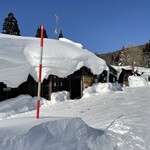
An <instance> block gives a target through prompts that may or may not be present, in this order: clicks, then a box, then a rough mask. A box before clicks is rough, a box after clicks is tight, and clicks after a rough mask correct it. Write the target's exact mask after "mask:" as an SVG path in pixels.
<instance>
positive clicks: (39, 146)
mask: <svg viewBox="0 0 150 150" xmlns="http://www.w3.org/2000/svg"><path fill="white" fill-rule="evenodd" d="M131 80H132V78H131ZM133 83H135V82H133ZM107 84H108V85H106V84H101V83H100V84H97V85H93V87H91V88H93V89H96V88H98V87H101V88H99V89H101V90H99V92H98V91H97V94H95V92H93V93H92V92H91V95H89V96H88V97H83V98H81V99H80V100H68V99H66V98H64V97H65V96H66V95H67V93H66V92H59V93H58V95H59V96H58V97H59V98H60V97H62V100H58V99H57V98H58V97H57V96H56V102H55V103H54V102H52V101H47V100H45V99H42V98H41V107H40V118H39V119H36V117H35V114H36V112H35V105H36V99H37V98H36V97H34V98H32V97H31V96H28V95H20V96H18V97H16V98H13V99H9V100H6V101H3V102H0V108H1V109H0V133H1V134H0V148H1V149H3V150H10V149H11V150H27V149H31V150H49V149H50V150H60V149H61V150H149V149H150V142H149V141H150V126H149V124H150V119H149V114H150V109H149V107H150V101H149V99H150V96H149V93H150V86H148V85H145V86H142V87H134V88H133V87H130V88H123V89H120V88H118V85H117V84H114V85H111V84H110V83H107ZM135 85H136V83H135ZM115 86H116V88H114V87H115ZM114 89H115V90H114ZM116 89H118V90H116ZM93 91H94V90H93ZM55 95H56V93H55ZM60 95H62V96H60ZM53 101H54V99H53Z"/></svg>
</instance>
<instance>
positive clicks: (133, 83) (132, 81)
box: [128, 76, 148, 87]
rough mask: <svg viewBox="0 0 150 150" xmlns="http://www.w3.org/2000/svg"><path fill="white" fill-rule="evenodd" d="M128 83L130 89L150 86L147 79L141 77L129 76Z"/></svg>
mask: <svg viewBox="0 0 150 150" xmlns="http://www.w3.org/2000/svg"><path fill="white" fill-rule="evenodd" d="M128 81H129V87H140V86H146V85H148V82H147V81H146V80H145V78H143V77H141V76H129V78H128Z"/></svg>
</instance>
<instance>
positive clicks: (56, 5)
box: [0, 0, 150, 53]
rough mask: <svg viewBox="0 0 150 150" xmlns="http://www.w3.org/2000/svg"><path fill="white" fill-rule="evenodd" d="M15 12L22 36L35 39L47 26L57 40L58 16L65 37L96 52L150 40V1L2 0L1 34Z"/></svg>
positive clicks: (0, 12) (49, 32) (47, 29)
mask: <svg viewBox="0 0 150 150" xmlns="http://www.w3.org/2000/svg"><path fill="white" fill-rule="evenodd" d="M9 12H13V14H14V16H15V17H16V19H17V20H18V25H19V28H20V31H21V35H22V36H35V34H36V30H37V27H38V26H39V25H41V24H43V25H44V27H45V29H46V31H47V34H48V37H49V38H56V36H55V34H54V30H55V24H56V23H55V14H57V16H58V17H59V29H62V31H63V34H64V37H65V38H68V39H71V40H73V41H75V42H79V43H82V44H83V46H84V47H85V48H86V49H88V50H90V51H92V52H96V53H108V52H112V51H115V50H119V49H121V48H122V47H123V46H125V47H127V46H128V45H131V44H132V45H133V46H135V45H140V44H144V43H146V42H148V41H149V39H150V0H26V1H25V0H1V3H0V32H2V25H3V23H4V18H6V17H7V15H8V13H9Z"/></svg>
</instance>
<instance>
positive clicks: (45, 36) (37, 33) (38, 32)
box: [35, 27, 48, 38]
mask: <svg viewBox="0 0 150 150" xmlns="http://www.w3.org/2000/svg"><path fill="white" fill-rule="evenodd" d="M35 37H41V27H38V28H37V32H36V35H35ZM44 38H48V36H47V33H46V30H45V29H44Z"/></svg>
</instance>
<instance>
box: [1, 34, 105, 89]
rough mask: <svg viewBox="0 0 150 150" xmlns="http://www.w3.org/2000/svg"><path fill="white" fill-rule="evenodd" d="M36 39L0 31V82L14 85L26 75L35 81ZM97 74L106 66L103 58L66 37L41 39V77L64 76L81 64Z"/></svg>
mask: <svg viewBox="0 0 150 150" xmlns="http://www.w3.org/2000/svg"><path fill="white" fill-rule="evenodd" d="M39 43H40V39H39V38H33V37H20V36H19V37H18V36H12V35H4V34H0V64H1V66H0V82H4V83H5V84H7V86H8V87H18V86H19V85H20V84H21V83H23V82H24V81H26V80H27V78H28V75H29V74H30V75H31V76H33V78H34V79H35V80H36V81H37V74H38V69H39V67H38V66H39V55H40V50H41V49H40V44H39ZM83 66H85V67H87V68H89V69H91V72H92V73H93V74H95V75H99V74H100V73H102V71H103V70H107V69H108V67H107V65H106V63H105V61H104V60H102V59H100V58H99V57H97V56H96V55H95V54H93V53H92V52H90V51H88V50H86V49H83V48H82V45H81V44H79V43H75V42H73V41H70V40H67V39H61V40H54V39H44V46H43V71H42V79H44V78H47V77H48V76H49V75H56V76H58V77H66V76H68V75H70V74H72V73H74V72H75V71H76V70H79V69H80V68H81V67H83Z"/></svg>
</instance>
